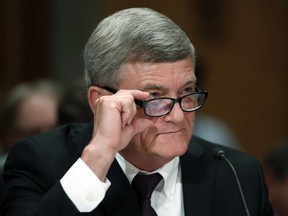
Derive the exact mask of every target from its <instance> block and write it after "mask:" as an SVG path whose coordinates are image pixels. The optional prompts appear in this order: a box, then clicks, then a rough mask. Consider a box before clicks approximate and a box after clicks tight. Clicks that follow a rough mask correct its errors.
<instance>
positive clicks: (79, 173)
mask: <svg viewBox="0 0 288 216" xmlns="http://www.w3.org/2000/svg"><path fill="white" fill-rule="evenodd" d="M116 159H117V161H118V163H119V164H120V167H121V168H122V170H123V172H124V173H125V175H126V176H127V179H128V180H129V182H130V183H131V182H132V180H133V178H134V177H135V176H136V174H137V173H138V172H142V173H147V174H150V173H148V172H145V171H142V170H139V169H137V168H136V167H135V166H133V165H132V164H130V163H129V162H128V161H126V160H125V159H124V158H123V157H122V156H121V155H120V154H117V155H116ZM155 172H159V173H160V174H161V175H162V177H163V179H162V180H161V181H160V183H159V184H158V186H157V187H156V188H155V190H154V192H153V194H152V198H151V205H152V207H153V208H154V209H155V211H156V212H157V214H158V216H175V215H179V216H184V204H183V191H182V183H181V182H182V181H181V169H180V163H179V157H177V158H175V159H173V160H172V161H170V162H169V163H167V164H165V165H164V166H163V167H161V168H159V169H158V170H155V171H154V172H152V173H155ZM60 183H61V185H62V187H63V189H64V191H65V192H66V194H67V196H68V197H69V198H70V199H71V201H72V202H73V203H74V205H75V206H76V208H77V209H78V210H79V211H80V212H91V211H92V210H93V209H95V208H96V207H97V206H98V205H99V204H100V202H101V201H102V200H103V199H104V197H105V194H106V191H107V190H108V188H109V186H110V185H111V183H110V181H109V180H108V179H106V180H105V182H101V181H100V180H99V179H98V177H97V176H96V175H95V174H94V173H93V172H92V170H91V169H90V168H89V167H88V166H87V165H86V164H85V163H84V162H83V161H82V160H81V158H79V159H78V160H77V161H76V162H75V164H74V165H73V166H72V167H71V168H70V169H69V170H68V171H67V172H66V174H65V175H64V176H63V177H62V179H61V180H60Z"/></svg>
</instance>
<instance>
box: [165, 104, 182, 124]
mask: <svg viewBox="0 0 288 216" xmlns="http://www.w3.org/2000/svg"><path fill="white" fill-rule="evenodd" d="M183 119H184V111H183V110H182V109H181V107H180V104H179V103H175V104H174V106H173V108H172V110H171V111H170V113H169V114H167V115H166V116H164V120H165V121H173V122H181V121H183Z"/></svg>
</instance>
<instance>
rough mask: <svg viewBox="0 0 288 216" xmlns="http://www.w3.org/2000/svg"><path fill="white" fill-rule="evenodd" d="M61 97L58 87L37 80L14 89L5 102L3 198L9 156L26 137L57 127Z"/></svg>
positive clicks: (0, 139) (0, 137)
mask: <svg viewBox="0 0 288 216" xmlns="http://www.w3.org/2000/svg"><path fill="white" fill-rule="evenodd" d="M59 94H60V88H59V87H58V85H57V84H56V83H54V82H51V81H48V80H38V81H35V82H30V83H21V84H19V85H17V86H15V87H14V88H13V89H12V90H11V92H10V93H9V94H8V95H7V97H6V99H5V100H4V103H3V104H2V106H1V112H0V115H1V116H0V119H1V123H0V143H1V150H2V151H1V154H0V174H1V176H0V198H1V197H2V191H3V178H2V171H3V166H4V163H5V160H6V157H7V154H8V152H9V151H10V149H11V148H12V146H13V145H14V144H15V143H16V142H17V141H19V140H21V139H23V138H24V137H26V136H28V135H33V134H36V133H40V132H45V131H48V130H51V129H52V128H54V127H56V125H57V121H58V119H57V116H58V115H57V110H58V103H59V99H60V96H59Z"/></svg>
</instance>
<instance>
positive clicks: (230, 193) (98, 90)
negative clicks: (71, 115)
mask: <svg viewBox="0 0 288 216" xmlns="http://www.w3.org/2000/svg"><path fill="white" fill-rule="evenodd" d="M84 58H85V69H86V81H87V86H88V91H87V95H88V101H89V104H90V107H91V109H92V111H93V113H94V121H93V123H92V124H90V125H68V126H64V127H60V128H59V129H57V130H55V131H52V132H50V133H46V134H43V135H38V136H34V137H30V138H27V139H25V140H24V141H22V142H21V143H19V144H18V145H16V146H15V147H14V149H13V151H11V153H10V155H9V157H8V160H7V164H6V168H5V174H4V177H5V178H6V181H7V183H6V197H5V200H4V202H3V204H2V213H3V214H4V215H9V216H16V215H41V216H42V215H49V216H50V215H53V216H57V215H97V216H100V215H103V216H104V215H123V216H124V215H125V216H127V215H133V216H135V215H165V216H168V215H173V216H175V215H177V216H178V215H179V216H181V215H201V216H204V215H219V216H220V215H221V216H223V215H229V216H231V215H233V216H238V215H239V216H240V215H246V214H245V209H244V207H243V204H242V200H241V196H240V194H239V191H238V187H237V185H236V181H235V178H234V175H233V173H232V171H231V169H230V168H229V166H227V164H226V163H225V162H222V161H214V160H213V159H212V157H211V152H212V150H213V149H214V148H215V147H219V146H217V145H214V144H210V143H207V142H206V141H203V140H200V139H199V138H196V137H194V138H192V139H191V137H192V132H193V127H194V120H195V111H196V110H197V109H199V108H200V107H201V106H202V105H203V103H204V100H205V98H206V96H207V93H206V92H205V91H202V90H200V89H198V88H197V87H196V77H195V73H194V68H195V54H194V48H193V45H192V44H191V42H190V41H189V39H188V37H187V36H186V34H185V33H184V32H183V31H182V30H181V29H180V28H179V27H178V26H177V25H176V24H175V23H173V22H172V21H171V20H170V19H168V18H167V17H166V16H164V15H162V14H159V13H157V12H155V11H153V10H151V9H147V8H132V9H126V10H122V11H120V12H118V13H115V14H113V15H111V16H109V17H108V18H106V19H104V20H103V21H102V22H100V23H99V25H98V27H97V28H96V29H95V31H94V32H93V33H92V35H91V37H90V39H89V41H88V43H87V45H86V48H85V53H84ZM223 149H225V151H226V154H227V156H228V157H229V159H230V160H231V161H232V163H233V164H234V165H235V167H236V169H237V171H238V175H239V178H240V180H241V183H242V186H243V192H244V195H245V198H246V200H247V205H248V208H249V211H250V213H251V215H272V210H271V208H270V205H269V202H268V201H267V191H266V188H265V185H264V180H263V176H262V174H261V168H260V166H259V164H258V163H257V162H256V161H255V160H254V159H252V158H250V157H248V156H246V155H244V154H243V153H240V152H238V151H236V150H231V149H228V148H224V147H223ZM155 173H156V174H155ZM150 174H154V175H150ZM143 176H144V178H143ZM134 177H135V178H134ZM150 177H153V179H154V178H155V179H156V178H157V180H158V181H157V182H156V181H155V182H156V183H154V180H153V181H152V180H150ZM139 179H140V180H139ZM147 179H149V180H148V181H147ZM144 182H145V183H147V184H149V183H151V182H153V184H154V185H153V189H154V187H156V188H155V190H154V191H153V189H152V190H150V189H151V188H152V186H151V185H149V191H150V193H151V191H153V192H152V198H151V204H150V196H151V194H149V196H148V195H143V194H142V192H143V191H144V190H146V187H148V186H147V185H145V186H144V185H143V186H138V183H140V184H141V183H144ZM150 186H151V188H150ZM144 188H145V189H144ZM147 190H148V188H147ZM144 192H145V191H144ZM146 210H147V211H148V210H149V213H147V212H146Z"/></svg>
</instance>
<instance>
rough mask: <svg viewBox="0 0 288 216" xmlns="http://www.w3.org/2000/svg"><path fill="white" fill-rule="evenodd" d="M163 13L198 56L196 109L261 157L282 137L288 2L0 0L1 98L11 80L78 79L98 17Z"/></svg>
mask: <svg viewBox="0 0 288 216" xmlns="http://www.w3.org/2000/svg"><path fill="white" fill-rule="evenodd" d="M134 6H138V7H139V6H141V7H143V6H145V7H150V8H153V9H155V10H157V11H159V12H162V13H164V14H165V15H167V16H168V17H170V18H171V19H172V20H174V21H175V22H176V23H177V24H178V25H179V26H180V27H181V28H182V29H183V30H184V31H186V32H187V34H188V36H189V37H190V39H191V41H192V43H193V44H194V46H195V47H196V51H197V56H198V60H199V65H198V66H197V67H198V68H199V77H201V79H200V84H199V87H201V88H202V89H205V90H207V91H208V92H209V97H208V100H207V102H206V104H205V106H204V108H203V109H202V110H201V111H200V114H205V115H208V116H212V117H213V118H215V119H217V120H220V121H221V122H223V123H224V124H225V125H227V126H228V127H229V129H230V130H231V131H232V133H233V135H234V138H235V139H236V140H237V144H238V145H239V147H240V148H241V149H243V150H244V151H245V152H247V153H248V154H250V155H252V156H254V157H256V158H257V159H259V160H260V161H261V160H262V159H263V157H264V155H265V154H266V153H267V151H269V149H270V148H271V145H273V144H274V143H276V142H278V141H280V140H283V139H285V138H287V136H288V124H287V120H288V97H287V93H288V85H287V83H288V73H287V72H288V54H287V50H288V1H287V0H274V1H270V0H251V1H246V0H244V1H243V0H234V1H229V0H177V1H175V0H137V1H136V0H120V1H119V0H85V1H79V0H41V1H39V0H1V1H0V29H1V34H0V47H1V48H0V74H1V76H0V103H2V102H3V100H4V97H5V95H6V94H7V93H8V92H9V91H10V90H11V89H12V88H13V87H14V86H15V85H17V84H19V83H22V82H28V81H33V80H37V79H47V78H49V79H53V80H55V81H57V82H58V83H60V85H61V84H63V85H66V84H68V83H72V82H74V80H75V79H78V78H79V77H82V73H83V60H82V51H83V48H84V44H85V43H86V41H87V40H88V37H89V35H90V34H91V32H92V30H93V29H94V28H95V26H96V25H97V23H98V22H99V20H100V19H102V18H104V17H105V16H107V15H109V14H111V13H113V12H115V11H117V10H120V9H124V8H127V7H134Z"/></svg>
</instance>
